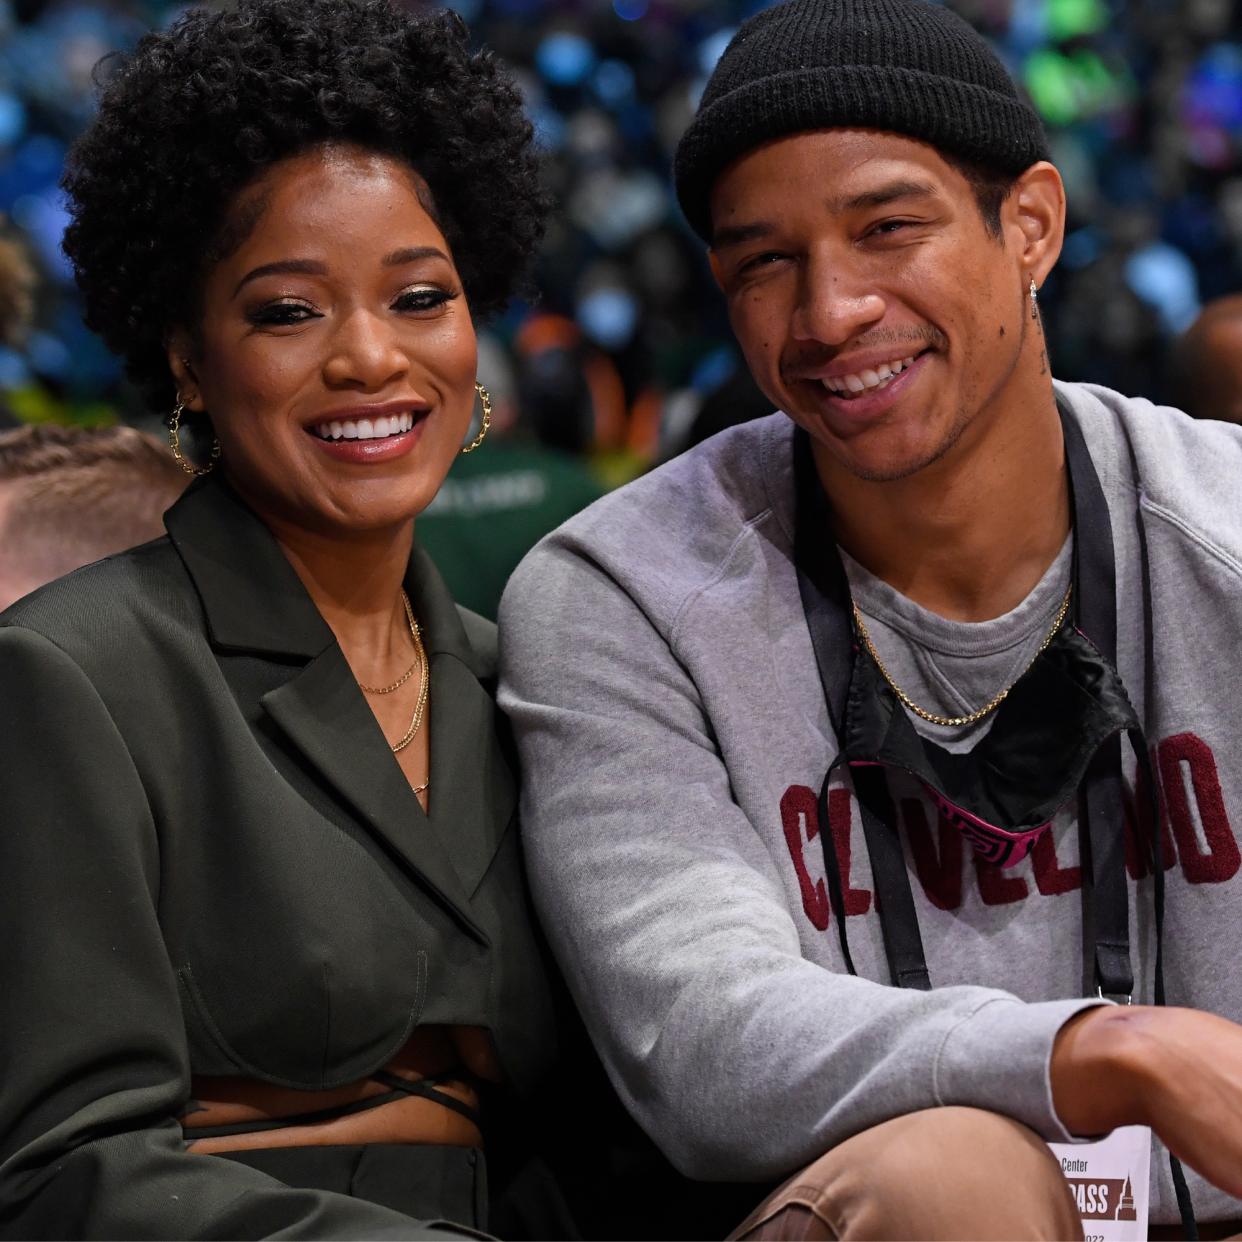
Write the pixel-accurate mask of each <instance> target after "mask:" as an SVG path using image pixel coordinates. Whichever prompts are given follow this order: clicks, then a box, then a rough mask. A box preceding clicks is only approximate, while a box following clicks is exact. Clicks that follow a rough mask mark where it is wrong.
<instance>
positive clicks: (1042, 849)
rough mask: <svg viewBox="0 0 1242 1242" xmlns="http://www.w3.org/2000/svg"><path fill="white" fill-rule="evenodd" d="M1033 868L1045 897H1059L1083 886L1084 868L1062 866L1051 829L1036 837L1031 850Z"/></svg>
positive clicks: (1036, 884) (1036, 880) (1037, 882)
mask: <svg viewBox="0 0 1242 1242" xmlns="http://www.w3.org/2000/svg"><path fill="white" fill-rule="evenodd" d="M1031 869H1032V870H1033V871H1034V872H1035V887H1036V888H1037V889H1039V891H1040V892H1041V893H1042V894H1043V895H1044V896H1045V897H1059V896H1060V895H1061V894H1062V893H1072V892H1073V891H1074V890H1075V889H1076V888H1082V868H1081V867H1062V866H1061V864H1060V862H1059V861H1058V860H1057V843H1056V842H1055V841H1054V840H1053V839H1052V830H1051V829H1049V830H1048V831H1047V832H1045V833H1043V834H1042V835H1041V836H1039V837H1037V838H1036V840H1035V845H1034V848H1033V849H1032V850H1031Z"/></svg>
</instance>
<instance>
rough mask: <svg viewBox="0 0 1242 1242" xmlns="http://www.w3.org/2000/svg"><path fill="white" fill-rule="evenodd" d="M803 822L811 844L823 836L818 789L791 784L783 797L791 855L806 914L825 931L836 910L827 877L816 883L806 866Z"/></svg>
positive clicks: (786, 839)
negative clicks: (827, 884) (816, 793)
mask: <svg viewBox="0 0 1242 1242" xmlns="http://www.w3.org/2000/svg"><path fill="white" fill-rule="evenodd" d="M803 823H805V824H806V839H807V843H808V844H809V843H810V842H812V841H814V840H815V838H816V837H817V836H819V808H818V807H817V806H816V798H815V791H814V790H812V789H808V788H807V787H806V786H805V785H790V786H789V788H788V789H786V790H785V794H784V796H783V797H782V798H781V827H782V828H784V829H785V844H786V845H788V846H789V856H790V857H791V858H792V859H793V865H794V871H795V872H797V875H798V887H799V888H800V889H801V890H802V908H803V909H804V910H805V911H806V917H807V918H808V919H810V920H811V922H812V924H814V926H815V927H817V928H818V929H819V930H820V931H825V930H826V929H827V927H828V921H829V918H830V916H831V913H832V911H831V909H830V907H829V905H828V893H827V891H826V890H825V888H824V882H823V880H820V881H819V882H818V883H817V884H812V883H811V873H810V872H809V871H807V869H806V859H805V858H803V856H802V825H803Z"/></svg>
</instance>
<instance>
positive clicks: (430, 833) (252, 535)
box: [164, 471, 494, 942]
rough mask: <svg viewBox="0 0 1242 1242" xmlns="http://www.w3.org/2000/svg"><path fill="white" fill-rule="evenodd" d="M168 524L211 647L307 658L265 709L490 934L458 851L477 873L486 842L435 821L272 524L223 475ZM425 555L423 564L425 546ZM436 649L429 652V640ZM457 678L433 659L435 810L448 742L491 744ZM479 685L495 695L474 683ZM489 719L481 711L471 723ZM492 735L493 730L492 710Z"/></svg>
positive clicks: (448, 777)
mask: <svg viewBox="0 0 1242 1242" xmlns="http://www.w3.org/2000/svg"><path fill="white" fill-rule="evenodd" d="M164 522H165V525H166V526H167V527H168V533H169V536H170V537H171V539H172V542H173V546H174V547H175V548H176V549H177V552H178V553H179V554H180V556H181V559H182V561H183V563H184V564H185V567H186V570H187V572H188V573H189V575H190V577H191V579H192V580H193V581H194V585H195V587H196V588H197V590H198V594H199V598H200V599H201V601H202V604H203V611H204V612H205V614H206V621H207V632H208V635H209V637H210V639H211V642H212V645H213V646H214V647H215V648H217V649H221V648H223V649H225V650H229V651H245V652H254V653H258V654H262V655H272V656H277V657H279V658H282V659H284V660H289V659H291V658H292V659H295V660H304V661H309V662H308V663H307V664H306V666H305V667H304V668H303V669H302V671H301V672H300V673H298V675H297V676H296V677H294V678H292V680H290V681H288V682H286V683H285V684H284V685H283V686H281V687H279V688H278V689H276V690H272V691H270V692H269V693H268V694H265V695H264V696H263V697H262V698H261V699H260V700H259V702H260V704H261V705H262V707H263V709H264V710H265V711H266V712H267V714H268V715H269V716H270V717H271V718H272V719H273V720H274V721H275V722H276V723H277V724H278V725H279V726H280V727H281V728H282V729H283V730H284V731H285V733H286V734H288V736H289V737H290V738H291V739H292V740H293V742H294V743H295V744H296V745H297V746H298V748H299V749H300V750H301V751H302V753H303V754H305V755H306V757H307V758H308V759H309V760H310V761H311V762H312V763H313V764H314V765H315V766H316V767H317V768H318V769H319V771H320V772H322V773H323V775H324V777H325V778H326V779H327V780H328V781H329V782H330V783H331V784H332V785H333V786H334V788H335V789H336V790H337V792H338V793H340V795H341V796H342V797H343V798H344V799H345V800H346V801H347V802H348V803H349V804H350V805H351V806H352V807H353V808H354V810H355V811H356V812H357V813H358V814H359V815H360V816H361V817H362V819H363V820H364V822H366V823H367V824H368V825H369V826H370V827H371V829H372V830H373V831H374V832H376V833H377V834H378V835H379V836H380V837H381V838H382V839H383V840H384V841H386V842H387V843H388V844H389V845H390V846H391V847H392V848H393V849H394V850H395V851H396V852H397V853H398V855H399V856H400V857H401V858H403V859H404V860H405V861H406V862H407V863H408V865H409V866H410V867H411V868H412V869H413V870H414V871H415V872H417V873H418V875H419V876H421V877H422V879H423V880H424V881H425V883H426V884H427V885H428V886H429V887H430V888H431V889H433V890H434V892H435V893H436V894H438V895H439V897H440V898H441V900H442V901H443V902H444V903H445V904H446V905H447V906H448V907H449V908H450V909H451V910H452V911H453V912H454V913H455V914H456V916H457V917H458V919H460V920H461V922H462V923H463V924H464V925H465V926H466V927H467V928H469V929H470V931H471V932H472V934H474V935H475V936H476V937H478V938H479V939H480V940H482V941H484V942H486V940H487V937H486V936H485V935H484V933H483V931H482V930H481V929H480V927H479V925H478V923H477V921H476V919H475V916H474V914H473V912H472V910H471V907H470V896H469V894H470V892H471V891H472V890H473V885H470V886H469V887H467V884H466V883H465V882H464V881H463V875H462V874H461V873H459V871H458V869H457V867H455V866H454V863H453V860H452V857H451V855H452V853H453V852H455V850H456V848H457V846H458V843H459V840H460V841H464V842H465V843H466V844H467V848H468V855H469V861H468V863H467V865H466V866H465V868H464V873H465V876H466V877H467V878H468V877H469V876H472V875H473V874H474V873H475V871H476V870H477V868H478V863H477V855H478V850H477V849H474V850H473V852H470V850H471V849H472V846H471V841H470V838H469V834H464V835H463V836H462V837H460V838H459V837H458V835H457V834H455V833H454V832H452V831H449V830H447V829H446V826H445V824H444V823H443V822H442V821H443V820H444V814H441V815H440V816H438V817H437V818H436V819H433V821H431V822H429V821H428V819H427V816H426V815H425V814H424V813H423V808H422V807H421V806H420V805H419V802H418V798H417V797H415V795H414V792H413V790H411V789H410V786H409V783H408V782H407V781H406V779H405V774H404V773H403V772H402V771H401V768H400V765H399V764H398V763H397V761H396V759H395V758H394V757H393V754H392V751H391V750H390V749H389V747H388V743H387V742H386V741H385V740H384V734H383V731H382V730H381V729H380V727H379V724H378V723H377V722H376V719H375V717H374V715H373V714H372V712H371V709H370V707H368V706H367V702H366V699H365V698H363V695H362V691H361V690H360V689H359V688H358V683H357V681H356V680H355V678H354V675H353V673H352V671H351V670H350V667H349V664H348V662H347V661H346V659H345V656H344V653H343V652H342V651H341V648H340V646H339V645H338V644H337V641H336V637H335V635H334V634H333V633H332V630H331V627H330V626H329V625H328V623H327V622H326V621H324V619H323V617H322V616H321V615H320V613H319V610H318V608H316V607H315V603H314V601H313V600H312V599H311V597H310V595H309V594H308V593H307V591H306V588H305V587H304V586H303V585H302V580H301V579H300V578H299V577H298V575H297V573H296V571H295V570H294V568H293V566H292V565H290V564H289V561H288V558H287V557H286V556H285V554H284V553H283V552H282V551H281V549H280V545H279V544H278V543H277V542H276V540H275V539H274V538H273V537H272V534H271V532H270V531H269V530H268V529H267V527H266V526H264V525H263V523H262V522H261V521H260V520H259V518H258V517H257V516H256V515H255V514H254V513H253V512H252V511H251V509H250V508H249V507H248V506H247V505H246V504H245V502H244V501H243V500H242V499H241V498H240V497H239V496H238V495H237V493H236V492H234V491H233V489H232V488H231V487H230V486H229V483H228V480H227V479H225V478H224V477H223V475H222V473H221V472H220V471H215V472H213V473H212V474H211V475H209V476H208V477H207V478H205V479H202V480H200V481H198V482H196V483H194V484H192V485H191V486H190V487H189V488H188V489H187V490H186V492H185V494H184V495H183V496H182V498H181V499H180V500H179V501H178V502H177V503H176V504H175V505H174V506H173V507H172V508H171V509H170V510H169V511H168V513H167V514H166V515H165V518H164ZM419 556H420V557H423V559H424V560H425V554H422V553H421V550H419ZM428 573H430V574H431V575H433V576H434V577H435V579H436V582H437V583H438V584H439V591H440V592H441V593H442V594H443V599H441V598H440V597H439V596H438V595H437V593H436V591H435V589H434V587H433V589H432V592H431V594H432V595H433V596H434V597H435V599H434V602H433V605H432V607H433V611H435V612H436V613H437V616H438V617H439V618H440V620H439V621H438V622H437V624H436V625H435V626H433V627H432V628H433V629H434V630H435V632H437V633H439V632H441V631H446V630H451V626H449V625H448V624H447V620H448V619H447V618H445V616H444V600H447V601H448V603H447V607H448V609H449V610H450V611H451V613H452V617H451V621H452V623H455V625H456V627H457V630H458V631H459V634H458V636H457V638H456V640H454V639H453V638H452V637H451V636H450V638H448V639H446V640H445V643H444V644H442V646H444V647H445V650H448V649H449V648H452V649H453V650H455V651H456V653H457V655H458V656H461V655H462V654H463V651H464V652H465V653H467V658H469V656H468V653H469V643H468V642H467V640H466V637H465V632H464V630H462V626H461V621H460V618H459V617H458V616H457V612H456V609H455V608H454V606H453V603H452V600H451V599H450V598H449V597H448V592H447V590H446V589H445V587H444V584H443V583H442V582H440V581H439V575H438V574H437V573H436V571H435V569H434V567H433V566H431V564H430V562H429V561H427V562H426V564H425V565H423V564H422V562H421V561H420V572H418V573H416V574H413V575H412V576H413V577H414V578H417V580H418V581H419V582H422V581H423V579H424V578H426V577H427V575H428ZM413 597H414V593H413V591H411V598H413ZM420 598H421V597H420ZM421 615H422V614H421V613H420V616H421ZM428 653H429V656H430V653H431V649H430V648H429V649H428ZM462 671H463V672H464V671H465V670H464V669H463V670H462ZM467 676H469V674H468V673H467ZM459 680H460V678H459V674H458V672H457V670H456V669H448V670H443V671H438V670H437V658H436V657H433V658H432V678H431V695H430V701H431V719H432V779H433V785H432V791H433V792H432V800H433V801H432V805H433V806H434V805H435V797H436V795H435V792H434V790H435V781H436V778H437V774H438V773H441V772H442V773H444V774H445V775H444V778H443V779H444V786H445V788H446V790H448V791H449V793H448V794H446V795H445V800H446V801H447V799H448V797H449V796H451V795H452V791H453V789H454V788H455V787H456V783H461V782H460V780H459V776H458V757H457V755H456V754H454V753H450V751H451V750H452V748H453V746H454V743H453V742H451V740H450V739H451V738H454V737H455V738H457V743H456V745H460V746H463V747H467V748H469V747H470V745H471V743H472V742H473V744H474V746H475V747H476V749H477V748H478V747H479V746H481V745H482V744H483V743H482V742H481V740H480V739H472V738H471V736H470V735H469V729H468V728H466V727H465V726H464V725H462V724H460V723H458V715H457V714H455V713H454V711H453V710H452V709H451V708H450V707H448V706H447V705H448V704H449V703H457V702H462V703H467V702H469V701H470V699H471V697H472V696H471V693H470V691H469V688H468V687H465V686H459V685H458V684H457V683H458V681H459ZM471 680H473V678H472V679H471ZM440 681H443V682H444V683H445V684H446V687H447V688H446V690H445V692H444V698H445V700H446V703H445V705H441V704H438V703H437V683H438V682H440ZM474 689H475V691H477V693H478V694H481V695H483V697H484V698H485V699H486V698H487V695H486V693H485V692H484V691H483V688H482V687H481V686H480V685H479V684H478V682H477V681H475V682H474ZM489 702H490V700H489ZM480 715H481V712H480V710H479V709H477V708H476V709H475V710H474V713H473V716H472V717H471V719H478V718H479V717H480ZM437 730H441V731H442V732H443V734H444V738H443V740H438V739H437V737H436V732H437ZM483 736H484V737H486V738H489V739H491V738H493V736H494V728H493V726H492V724H491V721H490V718H489V720H488V724H487V727H486V729H485V730H484V731H483ZM462 759H463V761H464V762H466V763H467V764H471V763H473V762H474V759H473V758H472V757H471V756H469V755H463V756H462Z"/></svg>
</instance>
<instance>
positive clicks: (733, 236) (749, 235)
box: [712, 221, 772, 250]
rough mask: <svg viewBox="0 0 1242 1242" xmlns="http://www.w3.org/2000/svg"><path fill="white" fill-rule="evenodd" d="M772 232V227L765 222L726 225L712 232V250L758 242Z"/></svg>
mask: <svg viewBox="0 0 1242 1242" xmlns="http://www.w3.org/2000/svg"><path fill="white" fill-rule="evenodd" d="M771 232H772V225H771V224H769V223H767V222H766V221H759V222H757V223H755V224H727V225H725V227H724V228H720V229H714V230H713V231H712V249H713V250H723V249H724V248H725V247H726V246H740V245H742V244H743V243H745V242H749V241H758V240H759V239H760V238H762V237H767V236H768V234H769V233H771Z"/></svg>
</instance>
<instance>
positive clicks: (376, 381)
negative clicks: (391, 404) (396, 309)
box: [323, 308, 410, 391]
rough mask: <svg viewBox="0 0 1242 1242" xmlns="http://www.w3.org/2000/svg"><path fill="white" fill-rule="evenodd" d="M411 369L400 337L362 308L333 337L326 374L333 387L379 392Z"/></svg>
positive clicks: (325, 376)
mask: <svg viewBox="0 0 1242 1242" xmlns="http://www.w3.org/2000/svg"><path fill="white" fill-rule="evenodd" d="M409 369H410V361H409V358H408V357H407V355H406V353H405V351H404V349H403V348H402V347H401V344H400V341H399V340H398V337H397V334H396V333H394V332H393V331H392V330H391V329H390V327H389V326H388V325H387V324H386V323H385V322H384V320H383V319H382V318H381V317H380V316H378V315H375V314H373V313H371V312H370V311H367V310H365V309H362V308H360V309H358V310H356V311H354V312H353V313H352V314H351V315H349V316H348V317H347V318H346V319H345V320H344V321H343V322H342V323H341V326H340V328H339V329H338V330H337V331H336V332H335V333H333V336H332V343H331V349H330V351H329V354H328V357H327V358H326V359H325V361H324V367H323V373H324V379H325V380H326V381H327V383H328V385H329V386H330V387H333V388H342V387H344V388H350V387H352V388H360V389H363V390H365V391H375V390H378V389H380V388H383V387H384V386H385V385H386V384H389V383H391V382H392V381H393V380H395V379H400V378H401V376H402V375H404V374H405V373H406V372H407V371H408V370H409Z"/></svg>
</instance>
